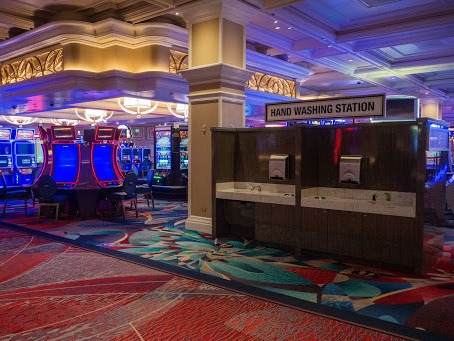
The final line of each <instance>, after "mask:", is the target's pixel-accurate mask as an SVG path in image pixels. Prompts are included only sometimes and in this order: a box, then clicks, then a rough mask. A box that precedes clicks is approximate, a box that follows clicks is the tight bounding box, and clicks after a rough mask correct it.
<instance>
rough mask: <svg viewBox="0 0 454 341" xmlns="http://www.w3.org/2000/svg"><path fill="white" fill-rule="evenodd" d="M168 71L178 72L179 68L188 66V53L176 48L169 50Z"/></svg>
mask: <svg viewBox="0 0 454 341" xmlns="http://www.w3.org/2000/svg"><path fill="white" fill-rule="evenodd" d="M169 57H170V68H169V72H170V73H176V74H178V73H180V71H181V70H186V69H187V68H188V54H187V53H184V52H180V51H176V50H171V51H170V54H169Z"/></svg>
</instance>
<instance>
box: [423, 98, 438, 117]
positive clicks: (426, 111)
mask: <svg viewBox="0 0 454 341" xmlns="http://www.w3.org/2000/svg"><path fill="white" fill-rule="evenodd" d="M442 116H443V112H442V105H441V103H440V102H439V101H438V100H437V99H421V117H428V118H433V119H435V120H442V119H443V118H442Z"/></svg>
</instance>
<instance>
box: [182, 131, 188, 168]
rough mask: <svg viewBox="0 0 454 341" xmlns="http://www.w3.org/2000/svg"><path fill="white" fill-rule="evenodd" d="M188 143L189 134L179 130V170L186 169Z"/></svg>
mask: <svg viewBox="0 0 454 341" xmlns="http://www.w3.org/2000/svg"><path fill="white" fill-rule="evenodd" d="M188 142H189V132H188V131H187V130H180V169H188V165H189V158H188Z"/></svg>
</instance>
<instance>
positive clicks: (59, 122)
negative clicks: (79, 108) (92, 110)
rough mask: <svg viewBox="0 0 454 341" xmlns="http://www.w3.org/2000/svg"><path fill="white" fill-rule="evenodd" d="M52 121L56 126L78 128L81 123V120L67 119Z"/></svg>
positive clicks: (54, 119) (52, 119)
mask: <svg viewBox="0 0 454 341" xmlns="http://www.w3.org/2000/svg"><path fill="white" fill-rule="evenodd" d="M50 120H51V121H52V123H53V124H55V125H56V126H76V125H78V124H79V122H80V120H71V119H67V118H51V119H50Z"/></svg>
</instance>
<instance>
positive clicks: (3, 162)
mask: <svg viewBox="0 0 454 341" xmlns="http://www.w3.org/2000/svg"><path fill="white" fill-rule="evenodd" d="M9 162H10V161H9V158H8V156H5V155H0V168H8V166H10V167H11V165H10V164H9Z"/></svg>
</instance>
